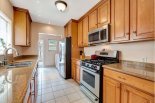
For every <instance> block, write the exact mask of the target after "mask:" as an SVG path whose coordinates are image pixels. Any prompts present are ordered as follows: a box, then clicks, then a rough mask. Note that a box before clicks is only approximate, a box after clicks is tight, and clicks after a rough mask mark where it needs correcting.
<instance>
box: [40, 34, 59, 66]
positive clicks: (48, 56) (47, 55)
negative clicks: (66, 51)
mask: <svg viewBox="0 0 155 103" xmlns="http://www.w3.org/2000/svg"><path fill="white" fill-rule="evenodd" d="M39 39H43V40H44V66H54V65H55V54H57V53H59V41H60V40H61V36H53V35H44V34H39ZM49 39H52V40H57V51H55V52H51V51H48V40H49Z"/></svg>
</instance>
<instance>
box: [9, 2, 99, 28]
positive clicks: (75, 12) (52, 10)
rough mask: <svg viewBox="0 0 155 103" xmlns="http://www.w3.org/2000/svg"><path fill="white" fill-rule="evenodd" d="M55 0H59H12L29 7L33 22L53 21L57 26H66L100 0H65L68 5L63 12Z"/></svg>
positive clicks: (18, 4) (19, 5) (13, 3)
mask: <svg viewBox="0 0 155 103" xmlns="http://www.w3.org/2000/svg"><path fill="white" fill-rule="evenodd" d="M37 1H39V3H37ZM55 1H57V0H10V2H11V4H12V5H13V6H16V7H20V8H25V9H28V10H29V12H30V15H31V18H32V21H33V22H40V23H46V24H47V22H51V25H57V26H64V25H65V24H66V23H67V22H68V21H69V20H70V19H76V20H78V19H79V18H80V17H82V16H83V15H84V14H85V13H86V12H87V11H89V10H90V9H91V8H92V7H93V6H95V5H96V4H97V3H98V2H99V1H100V0H63V1H65V2H66V3H67V5H68V6H67V8H66V10H65V11H63V12H60V11H59V10H58V9H57V8H56V6H55ZM39 15H40V16H39Z"/></svg>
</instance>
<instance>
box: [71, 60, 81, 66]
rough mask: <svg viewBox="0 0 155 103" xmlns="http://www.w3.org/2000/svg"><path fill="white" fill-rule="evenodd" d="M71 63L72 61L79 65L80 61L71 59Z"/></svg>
mask: <svg viewBox="0 0 155 103" xmlns="http://www.w3.org/2000/svg"><path fill="white" fill-rule="evenodd" d="M72 63H74V64H76V65H81V61H78V60H72Z"/></svg>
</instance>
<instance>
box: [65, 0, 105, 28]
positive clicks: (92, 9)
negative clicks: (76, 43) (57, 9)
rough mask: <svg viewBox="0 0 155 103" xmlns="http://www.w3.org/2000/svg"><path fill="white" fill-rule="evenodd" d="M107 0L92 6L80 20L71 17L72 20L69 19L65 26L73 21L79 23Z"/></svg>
mask: <svg viewBox="0 0 155 103" xmlns="http://www.w3.org/2000/svg"><path fill="white" fill-rule="evenodd" d="M106 1H107V0H101V1H100V2H98V3H97V4H96V5H95V6H94V7H92V8H91V9H90V10H89V11H88V12H87V13H85V14H84V15H83V16H82V17H81V18H80V19H79V20H74V19H71V20H70V21H68V23H67V24H66V25H65V26H64V27H67V26H68V25H69V24H70V23H71V22H75V23H79V22H80V21H81V20H83V19H84V18H85V17H87V16H88V15H89V14H90V13H92V12H93V11H94V10H96V9H97V8H98V7H100V6H101V5H102V4H103V3H105V2H106Z"/></svg>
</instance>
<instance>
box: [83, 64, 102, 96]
mask: <svg viewBox="0 0 155 103" xmlns="http://www.w3.org/2000/svg"><path fill="white" fill-rule="evenodd" d="M99 81H100V75H99V74H98V73H96V72H95V71H93V70H91V69H89V68H86V67H83V66H82V68H81V83H82V85H84V86H85V87H86V88H87V89H89V90H90V91H91V92H92V93H93V94H95V95H96V96H97V97H99V84H100V83H99Z"/></svg>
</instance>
